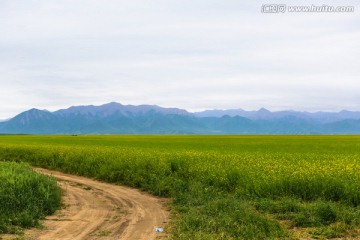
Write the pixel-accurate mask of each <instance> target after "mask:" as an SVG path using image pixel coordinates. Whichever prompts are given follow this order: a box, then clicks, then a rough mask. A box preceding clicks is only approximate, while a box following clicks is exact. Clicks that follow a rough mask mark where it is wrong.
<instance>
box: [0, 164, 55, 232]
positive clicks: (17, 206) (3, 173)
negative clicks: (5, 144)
mask: <svg viewBox="0 0 360 240" xmlns="http://www.w3.org/2000/svg"><path fill="white" fill-rule="evenodd" d="M60 197H61V192H60V188H59V187H58V185H57V183H56V181H55V180H54V179H52V178H50V177H48V176H44V175H42V174H39V173H36V172H34V171H33V170H32V169H31V167H30V166H29V165H28V164H26V163H15V162H0V233H12V234H19V233H20V232H21V231H22V228H29V227H34V226H37V225H38V223H39V222H38V221H39V219H41V218H43V217H45V216H46V215H49V214H51V213H53V212H54V211H55V210H56V209H58V208H59V207H60Z"/></svg>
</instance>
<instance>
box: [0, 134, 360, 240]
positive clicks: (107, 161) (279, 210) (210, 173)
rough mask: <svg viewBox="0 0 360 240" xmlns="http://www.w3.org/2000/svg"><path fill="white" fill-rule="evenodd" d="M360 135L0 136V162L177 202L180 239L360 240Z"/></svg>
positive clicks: (174, 225)
mask: <svg viewBox="0 0 360 240" xmlns="http://www.w3.org/2000/svg"><path fill="white" fill-rule="evenodd" d="M359 150H360V137H359V136H77V137H71V136H1V137H0V160H2V161H18V162H21V161H24V162H29V163H31V164H32V165H35V166H42V167H45V168H49V169H57V170H61V171H64V172H68V173H73V174H78V175H83V176H88V177H94V178H97V179H101V180H105V181H108V182H116V183H122V184H125V185H128V186H132V187H136V188H139V189H142V190H145V191H147V192H150V193H152V194H155V195H159V196H166V197H171V198H172V200H173V201H172V209H173V215H172V222H171V225H170V226H169V228H168V231H170V232H171V238H172V239H276V238H278V239H291V238H294V239H296V238H300V237H304V238H306V237H310V236H311V237H313V238H336V237H351V236H360V231H359V229H360V207H359V205H360V151H359Z"/></svg>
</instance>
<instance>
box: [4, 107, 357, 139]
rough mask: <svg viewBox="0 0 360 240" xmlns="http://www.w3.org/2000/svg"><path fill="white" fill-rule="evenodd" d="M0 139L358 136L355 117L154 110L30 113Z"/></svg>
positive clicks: (11, 121) (87, 109)
mask: <svg viewBox="0 0 360 240" xmlns="http://www.w3.org/2000/svg"><path fill="white" fill-rule="evenodd" d="M0 133H2V134H360V112H351V111H345V110H344V111H341V112H336V113H335V112H316V113H310V112H298V111H278V112H271V111H268V110H266V109H264V108H262V109H259V110H258V111H245V110H242V109H231V110H206V111H203V112H196V113H190V112H187V111H186V110H183V109H178V108H163V107H159V106H156V105H139V106H134V105H122V104H120V103H115V102H112V103H108V104H104V105H101V106H93V105H89V106H73V107H70V108H68V109H61V110H58V111H55V112H49V111H47V110H39V109H30V110H28V111H25V112H22V113H20V114H19V115H17V116H15V117H13V118H11V119H9V120H6V121H2V122H1V121H0Z"/></svg>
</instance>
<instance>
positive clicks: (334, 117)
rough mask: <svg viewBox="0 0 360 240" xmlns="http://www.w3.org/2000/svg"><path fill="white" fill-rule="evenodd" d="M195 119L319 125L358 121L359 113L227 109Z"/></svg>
mask: <svg viewBox="0 0 360 240" xmlns="http://www.w3.org/2000/svg"><path fill="white" fill-rule="evenodd" d="M194 115H195V116H196V117H222V116H225V115H228V116H231V117H234V116H240V117H245V118H249V119H252V120H259V119H262V120H271V119H281V118H286V117H295V118H298V119H304V120H307V121H317V122H321V123H330V122H337V121H341V120H346V119H353V120H357V119H360V112H351V111H346V110H343V111H340V112H314V113H311V112H298V111H292V110H289V111H276V112H270V111H269V110H267V109H265V108H261V109H259V110H258V111H245V110H243V109H229V110H206V111H202V112H196V113H194Z"/></svg>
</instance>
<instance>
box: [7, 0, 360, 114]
mask: <svg viewBox="0 0 360 240" xmlns="http://www.w3.org/2000/svg"><path fill="white" fill-rule="evenodd" d="M243 2H245V1H240V0H217V1H214V0H153V1H149V0H142V1H140V0H131V1H129V0H101V1H100V0H96V1H95V0H61V1H59V0H43V1H38V0H23V1H21V0H0V102H1V105H0V119H6V118H9V117H13V116H14V115H16V114H17V113H20V112H21V111H24V110H27V109H29V108H33V107H35V108H39V109H48V110H50V111H53V110H57V109H60V108H67V107H69V106H71V105H90V104H93V105H100V104H103V103H107V102H111V101H115V102H120V103H122V104H135V105H138V104H157V105H160V106H163V107H178V108H184V109H187V110H189V111H199V110H203V109H229V108H243V109H246V110H255V109H259V108H261V107H265V108H267V109H269V110H285V109H294V110H306V111H318V110H324V111H339V110H341V109H348V110H357V111H360V2H359V1H339V0H338V1H324V2H319V1H318V0H313V1H283V2H286V3H287V4H288V6H289V5H304V6H306V5H312V4H314V5H316V6H320V5H322V4H327V5H331V6H354V7H355V11H354V12H353V13H290V12H285V13H277V14H272V13H262V12H261V7H262V5H263V4H266V3H283V2H276V1H271V2H270V1H265V0H263V1H258V0H255V1H254V0H252V1H247V3H243Z"/></svg>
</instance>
